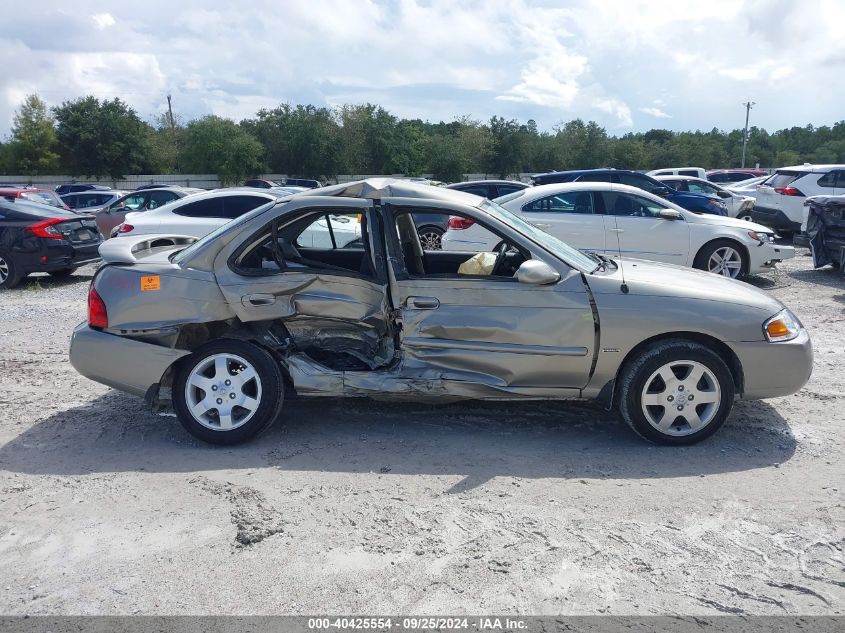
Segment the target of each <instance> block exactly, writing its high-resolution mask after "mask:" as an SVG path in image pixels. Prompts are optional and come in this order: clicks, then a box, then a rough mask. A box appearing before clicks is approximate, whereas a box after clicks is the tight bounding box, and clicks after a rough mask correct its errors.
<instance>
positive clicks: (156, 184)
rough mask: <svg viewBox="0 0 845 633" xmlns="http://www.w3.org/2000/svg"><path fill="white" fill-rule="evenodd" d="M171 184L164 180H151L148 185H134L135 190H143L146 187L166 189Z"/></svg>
mask: <svg viewBox="0 0 845 633" xmlns="http://www.w3.org/2000/svg"><path fill="white" fill-rule="evenodd" d="M172 186H173V185H172V184H171V185H168V184H167V183H165V182H151V183H150V184H148V185H141V186H140V187H135V191H145V190H146V189H166V188H167V187H172Z"/></svg>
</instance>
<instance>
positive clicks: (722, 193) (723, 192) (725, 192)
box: [716, 191, 731, 198]
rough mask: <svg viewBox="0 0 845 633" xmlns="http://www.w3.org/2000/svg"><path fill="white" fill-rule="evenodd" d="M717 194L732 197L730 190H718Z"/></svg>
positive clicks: (721, 196)
mask: <svg viewBox="0 0 845 633" xmlns="http://www.w3.org/2000/svg"><path fill="white" fill-rule="evenodd" d="M716 195H717V196H719V197H720V198H730V197H731V194H730V192H729V191H717V192H716Z"/></svg>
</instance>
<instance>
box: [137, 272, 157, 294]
mask: <svg viewBox="0 0 845 633" xmlns="http://www.w3.org/2000/svg"><path fill="white" fill-rule="evenodd" d="M149 290H161V277H159V276H158V275H150V276H149V277H141V292H147V291H149Z"/></svg>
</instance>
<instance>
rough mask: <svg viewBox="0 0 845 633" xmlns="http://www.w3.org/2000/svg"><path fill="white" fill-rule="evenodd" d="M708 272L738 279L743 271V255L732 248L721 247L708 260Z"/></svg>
mask: <svg viewBox="0 0 845 633" xmlns="http://www.w3.org/2000/svg"><path fill="white" fill-rule="evenodd" d="M707 270H709V271H710V272H711V273H716V274H717V275H723V276H725V277H730V278H731V279H736V278H737V277H739V273H740V272H741V271H742V255H740V254H739V251H737V250H736V249H735V248H733V247H731V246H720V247H719V248H717V249H716V250H715V251H713V253H712V254H711V255H710V259H708V260H707Z"/></svg>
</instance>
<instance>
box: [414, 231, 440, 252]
mask: <svg viewBox="0 0 845 633" xmlns="http://www.w3.org/2000/svg"><path fill="white" fill-rule="evenodd" d="M420 245H421V246H422V248H423V250H424V251H439V250H442V249H443V243H442V241H441V239H440V233H438V232H437V231H422V232H420Z"/></svg>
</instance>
